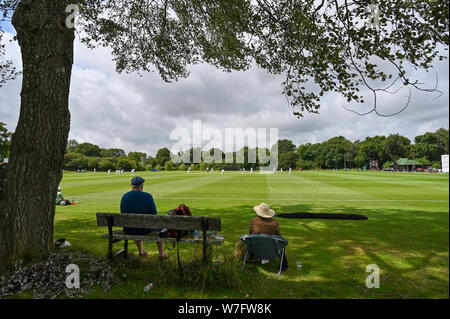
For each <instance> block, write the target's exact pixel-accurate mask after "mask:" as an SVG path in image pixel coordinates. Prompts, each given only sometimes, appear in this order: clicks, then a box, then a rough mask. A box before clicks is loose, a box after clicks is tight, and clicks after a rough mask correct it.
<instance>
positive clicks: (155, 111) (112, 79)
mask: <svg viewBox="0 0 450 319" xmlns="http://www.w3.org/2000/svg"><path fill="white" fill-rule="evenodd" d="M7 31H9V32H10V33H6V37H5V39H4V41H5V40H8V39H10V38H11V37H12V34H11V32H12V31H11V29H9V30H7ZM6 42H7V56H8V58H9V59H12V60H13V61H14V62H15V64H16V66H18V67H19V68H20V66H21V59H20V51H19V48H18V46H17V44H16V43H14V42H13V43H9V42H8V41H6ZM190 70H191V75H190V77H188V78H187V79H181V80H179V81H178V82H175V83H170V84H168V83H164V82H163V81H162V80H161V79H160V77H159V75H158V74H157V73H145V74H143V75H142V77H141V76H139V75H137V74H117V73H116V72H115V68H114V63H113V62H112V59H111V55H110V53H109V50H108V49H105V48H101V49H96V50H90V49H87V48H86V47H84V46H83V45H82V44H80V43H79V42H78V41H77V42H76V45H75V63H74V67H73V72H72V82H71V91H70V102H69V105H70V111H71V115H72V118H71V119H72V120H71V130H70V136H69V138H71V139H76V140H77V141H79V142H92V143H95V144H97V145H99V146H100V147H105V148H109V147H117V148H123V149H124V150H125V151H126V152H129V151H143V152H146V153H147V154H151V155H155V154H156V151H157V150H158V149H159V148H161V147H169V148H171V147H172V146H173V144H174V143H175V141H171V140H170V132H171V130H172V129H174V128H176V127H186V128H189V129H190V128H191V127H192V125H193V121H194V120H201V121H202V126H203V127H212V128H218V129H221V130H223V129H225V128H235V127H240V128H244V129H245V128H249V127H250V128H278V136H279V138H287V139H290V140H292V141H293V142H294V144H296V145H299V144H303V143H307V142H311V143H314V142H321V141H324V140H327V139H329V138H331V137H334V136H337V135H342V136H345V137H346V138H348V139H350V140H352V141H354V140H357V139H364V138H365V137H367V136H373V135H379V134H385V135H387V134H389V133H399V134H401V135H404V136H407V137H409V138H410V139H411V140H412V139H413V138H414V136H416V135H419V134H423V133H425V132H429V131H435V130H437V129H438V128H440V127H445V128H448V127H449V108H448V106H449V94H448V87H449V83H448V80H449V72H448V61H446V62H440V63H436V64H435V69H434V70H433V71H431V72H429V73H424V72H421V73H415V74H414V75H415V76H417V77H418V78H419V79H420V80H421V81H423V82H424V83H425V84H427V86H428V87H433V86H434V85H435V76H436V73H437V74H438V78H439V86H438V88H439V89H440V90H442V91H443V92H444V94H443V95H442V96H441V97H439V98H437V99H434V98H435V97H436V96H437V94H435V93H425V92H419V91H412V99H411V103H410V106H409V107H408V108H407V109H406V110H405V111H404V112H402V113H401V114H399V115H397V116H394V117H389V118H382V117H378V116H376V115H375V114H371V115H368V116H365V117H361V116H358V115H355V114H353V113H351V112H348V111H346V110H344V109H343V108H342V105H343V100H342V99H341V97H340V96H338V95H334V94H329V95H328V96H326V97H325V98H324V99H323V100H322V107H321V110H320V114H309V115H306V116H305V117H304V118H301V119H298V118H296V117H295V116H294V115H293V114H292V109H291V108H290V107H289V105H288V104H287V102H286V99H285V98H284V96H283V95H282V94H281V91H282V88H281V82H282V80H283V78H282V77H277V76H273V75H270V74H268V73H267V72H265V71H263V70H259V69H256V68H254V69H252V70H250V71H247V72H234V73H223V72H221V71H219V70H216V69H215V68H213V67H210V66H208V65H197V66H194V67H191V68H190ZM20 87H21V78H18V79H16V80H15V81H12V82H9V83H7V84H6V85H5V86H4V87H2V88H0V121H2V122H5V123H7V127H8V129H9V130H10V131H13V130H14V129H15V127H16V123H17V120H18V116H19V108H20V99H19V98H20ZM407 96H408V90H406V89H404V90H402V91H400V92H399V93H398V94H396V95H394V96H393V95H387V96H380V102H379V111H380V112H384V113H392V112H395V111H397V110H399V109H401V108H402V106H403V105H404V104H405V103H406V100H407ZM356 107H358V110H359V111H361V112H363V111H365V110H368V109H370V105H359V106H356Z"/></svg>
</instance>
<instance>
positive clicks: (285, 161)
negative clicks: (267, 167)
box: [278, 151, 299, 170]
mask: <svg viewBox="0 0 450 319" xmlns="http://www.w3.org/2000/svg"><path fill="white" fill-rule="evenodd" d="M298 160H299V156H298V154H297V153H296V152H294V151H289V152H287V153H284V154H281V156H280V159H279V163H278V166H279V167H280V168H282V169H284V170H287V169H289V167H290V168H292V169H295V168H296V166H297V162H298Z"/></svg>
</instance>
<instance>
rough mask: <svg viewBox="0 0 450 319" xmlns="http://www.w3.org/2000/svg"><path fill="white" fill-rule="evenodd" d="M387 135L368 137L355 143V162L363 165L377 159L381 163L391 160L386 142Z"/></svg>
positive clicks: (360, 165)
mask: <svg viewBox="0 0 450 319" xmlns="http://www.w3.org/2000/svg"><path fill="white" fill-rule="evenodd" d="M385 140H386V136H380V135H377V136H373V137H366V139H365V140H364V141H362V142H359V141H358V143H355V150H356V155H355V164H356V165H357V166H359V167H362V166H364V165H366V164H368V163H369V161H371V160H377V161H378V162H379V163H380V164H381V163H385V162H387V161H389V156H388V155H387V154H386V149H385V147H384V142H385Z"/></svg>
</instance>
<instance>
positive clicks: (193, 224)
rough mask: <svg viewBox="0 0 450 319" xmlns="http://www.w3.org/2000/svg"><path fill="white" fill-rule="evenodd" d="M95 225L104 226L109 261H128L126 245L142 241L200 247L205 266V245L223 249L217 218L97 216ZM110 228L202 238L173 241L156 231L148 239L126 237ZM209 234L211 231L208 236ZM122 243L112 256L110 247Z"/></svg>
mask: <svg viewBox="0 0 450 319" xmlns="http://www.w3.org/2000/svg"><path fill="white" fill-rule="evenodd" d="M97 225H98V226H107V227H108V234H106V235H103V236H102V238H107V239H108V259H109V260H110V261H111V260H112V259H113V257H114V256H118V255H120V254H123V255H124V257H125V258H128V241H129V240H142V241H146V242H175V243H177V244H178V242H182V243H189V244H198V243H202V244H203V261H204V262H206V261H207V258H206V249H207V247H208V245H211V244H214V245H222V244H223V241H224V240H225V237H224V236H221V235H217V234H216V233H217V232H219V231H221V228H222V224H221V219H220V218H218V217H202V216H167V215H145V214H120V213H97ZM113 227H129V228H153V229H164V228H166V229H174V230H192V231H193V230H201V231H202V234H201V236H198V238H195V237H194V235H188V236H186V237H183V238H181V239H179V240H177V239H175V238H160V237H159V232H157V231H155V232H152V233H150V234H147V235H127V234H125V233H124V232H123V230H113ZM208 231H213V233H209V234H208ZM122 240H123V241H124V247H123V249H122V250H120V251H119V252H117V253H116V254H114V255H113V251H112V250H113V244H114V243H117V242H120V241H122Z"/></svg>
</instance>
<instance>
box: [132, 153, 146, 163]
mask: <svg viewBox="0 0 450 319" xmlns="http://www.w3.org/2000/svg"><path fill="white" fill-rule="evenodd" d="M128 158H129V159H132V160H134V161H135V162H136V163H139V162H142V161H145V159H146V158H147V154H145V153H143V152H129V153H128Z"/></svg>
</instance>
